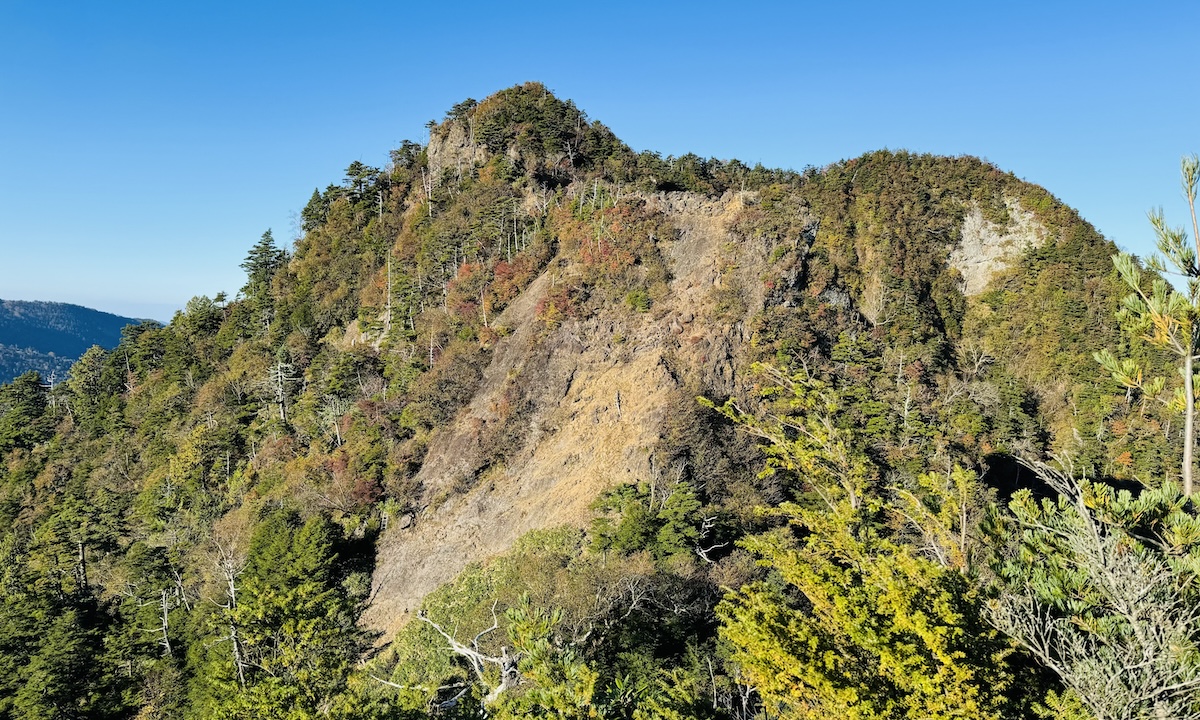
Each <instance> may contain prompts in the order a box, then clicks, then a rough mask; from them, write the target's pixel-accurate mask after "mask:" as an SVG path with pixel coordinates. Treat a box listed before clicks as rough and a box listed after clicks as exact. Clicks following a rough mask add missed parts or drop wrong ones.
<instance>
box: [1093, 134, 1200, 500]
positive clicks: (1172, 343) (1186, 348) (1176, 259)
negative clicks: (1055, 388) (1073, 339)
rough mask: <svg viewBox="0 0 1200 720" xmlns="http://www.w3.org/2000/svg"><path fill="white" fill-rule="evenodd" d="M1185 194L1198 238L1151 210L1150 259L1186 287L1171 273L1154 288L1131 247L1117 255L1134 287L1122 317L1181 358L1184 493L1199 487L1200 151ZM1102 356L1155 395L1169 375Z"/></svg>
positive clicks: (1127, 381) (1187, 171) (1185, 178)
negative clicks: (1195, 476)
mask: <svg viewBox="0 0 1200 720" xmlns="http://www.w3.org/2000/svg"><path fill="white" fill-rule="evenodd" d="M1180 174H1181V175H1182V184H1183V194H1184V196H1185V197H1186V198H1187V201H1188V208H1189V209H1190V210H1191V215H1192V235H1193V238H1194V241H1193V243H1189V242H1188V237H1187V233H1186V232H1184V230H1183V229H1182V228H1171V227H1169V226H1168V225H1167V221H1166V219H1165V218H1164V216H1163V212H1162V210H1161V209H1159V210H1155V211H1152V212H1151V213H1150V224H1151V225H1153V226H1154V234H1155V236H1156V238H1157V244H1158V251H1159V253H1161V255H1154V256H1152V257H1151V258H1150V260H1149V262H1148V263H1147V264H1148V266H1149V267H1150V269H1152V270H1154V271H1156V272H1159V273H1166V272H1170V273H1173V274H1176V275H1179V276H1180V277H1182V278H1183V280H1184V282H1185V285H1186V287H1185V290H1183V291H1180V290H1176V289H1175V288H1174V287H1173V286H1171V284H1170V283H1168V282H1167V281H1166V280H1165V279H1163V278H1161V277H1158V278H1155V279H1154V280H1153V282H1152V284H1151V289H1150V290H1149V291H1147V290H1146V288H1145V287H1144V283H1143V281H1142V274H1141V272H1140V271H1139V270H1138V266H1137V262H1136V261H1135V260H1134V258H1133V256H1132V255H1130V254H1128V253H1118V254H1116V255H1113V264H1114V265H1115V266H1116V268H1117V271H1118V272H1119V273H1120V275H1121V279H1122V280H1124V281H1125V284H1126V285H1128V286H1129V289H1130V290H1131V291H1132V292H1131V293H1130V294H1129V295H1128V296H1127V297H1126V298H1125V302H1124V305H1123V307H1122V308H1121V311H1120V312H1119V313H1118V314H1117V320H1118V321H1119V322H1120V323H1121V325H1122V326H1123V327H1125V328H1126V329H1127V330H1129V331H1130V332H1131V333H1133V334H1136V335H1139V336H1141V337H1144V338H1145V339H1146V340H1148V341H1149V342H1150V343H1151V344H1152V345H1154V346H1156V347H1159V348H1162V349H1164V350H1166V351H1168V352H1170V353H1172V354H1173V355H1175V356H1177V357H1178V358H1179V363H1180V365H1179V374H1180V375H1181V376H1182V379H1183V385H1182V387H1179V388H1176V390H1175V395H1174V397H1173V398H1172V400H1171V403H1170V404H1171V406H1172V408H1173V409H1174V410H1176V411H1177V412H1180V413H1182V414H1183V463H1182V470H1181V473H1180V475H1181V477H1182V478H1183V493H1184V495H1191V494H1192V491H1193V482H1192V471H1193V469H1194V464H1195V462H1194V455H1195V446H1196V361H1197V360H1198V359H1200V224H1197V221H1196V192H1197V188H1198V186H1200V157H1197V156H1196V155H1192V156H1190V157H1185V158H1183V161H1182V163H1181V172H1180ZM1096 360H1097V361H1098V362H1099V363H1100V364H1101V365H1102V366H1104V369H1106V370H1108V371H1109V372H1110V373H1111V374H1112V376H1113V378H1114V379H1115V380H1117V382H1120V383H1122V384H1123V385H1125V386H1126V387H1129V388H1137V389H1143V390H1145V391H1147V393H1148V394H1149V395H1150V396H1151V397H1153V396H1155V395H1157V394H1158V393H1160V392H1162V390H1163V389H1164V388H1165V387H1166V380H1165V379H1163V378H1153V379H1151V378H1146V377H1145V370H1144V369H1143V368H1142V367H1141V365H1140V364H1139V363H1138V362H1137V361H1136V360H1134V359H1131V358H1126V359H1122V360H1118V359H1117V358H1116V357H1115V356H1114V355H1113V354H1112V353H1111V352H1110V351H1108V350H1102V351H1100V352H1098V353H1096Z"/></svg>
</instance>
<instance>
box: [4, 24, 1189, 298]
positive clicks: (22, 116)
mask: <svg viewBox="0 0 1200 720" xmlns="http://www.w3.org/2000/svg"><path fill="white" fill-rule="evenodd" d="M1198 32H1200V3H1197V2H1161V3H1154V2H1147V3H1142V4H1140V7H1138V8H1135V7H1134V3H1128V2H1121V3H1116V2H1087V3H1083V2H1049V1H1048V0H1044V1H1043V2H1040V3H1025V2H1009V3H970V2H954V3H951V2H931V3H895V2H888V3H870V2H842V3H835V2H820V3H806V2H794V3H754V2H745V3H707V2H690V3H650V2H639V3H624V2H606V3H570V2H554V3H549V2H541V3H539V2H532V3H531V2H526V3H521V4H520V5H517V4H515V3H511V4H510V3H497V2H492V3H473V2H459V3H455V4H453V5H446V4H439V3H429V2H423V3H402V2H346V3H331V2H323V3H310V2H278V3H267V2H241V3H232V2H221V1H214V2H206V3H189V2H180V3H163V2H113V3H85V2H73V1H68V2H59V3H46V2H42V1H41V0H38V1H33V0H0V298H5V299H39V300H60V301H66V302H75V303H79V304H83V305H88V306H91V307H96V308H99V309H102V310H108V311H110V312H117V313H120V314H126V315H133V316H138V317H154V318H159V319H163V320H166V319H169V318H170V316H171V314H172V313H173V311H174V310H175V309H176V308H178V307H181V306H182V305H183V304H184V303H185V302H187V300H188V299H189V298H190V297H192V296H194V295H200V294H207V295H215V294H216V293H217V292H220V291H222V290H224V291H229V292H231V293H232V292H236V291H237V289H238V288H239V287H241V285H242V282H243V279H244V278H243V275H242V271H241V270H240V269H239V267H238V264H239V263H240V262H241V261H242V259H243V258H244V257H245V254H246V251H247V250H248V249H249V248H250V246H251V245H253V244H254V242H255V241H257V239H258V238H259V236H260V235H261V234H262V232H263V231H264V230H265V229H267V228H272V229H273V230H274V233H275V237H276V238H277V239H281V240H287V239H291V238H293V237H294V235H295V232H296V230H295V228H296V217H297V216H298V213H299V211H300V209H301V208H302V207H303V206H304V204H305V203H306V202H307V201H308V198H309V196H310V195H311V193H312V190H313V188H314V187H324V186H325V185H327V184H329V183H331V182H338V181H340V180H341V178H342V171H343V170H344V169H345V167H346V166H347V165H348V164H350V162H352V161H354V160H361V161H363V162H365V163H367V164H372V165H383V164H385V163H386V160H387V152H388V150H389V149H391V148H393V147H396V146H397V145H399V143H400V141H401V140H404V139H412V140H416V141H419V142H424V141H425V139H426V130H425V127H424V126H425V123H426V121H428V120H430V119H434V118H437V119H440V118H441V117H442V116H443V114H444V113H445V111H446V110H447V109H448V108H449V107H450V106H451V105H453V104H455V103H456V102H459V101H460V100H463V99H465V98H466V97H475V98H481V97H484V96H486V95H488V94H489V93H491V92H494V91H496V90H498V89H501V88H504V87H508V86H511V85H514V84H516V83H519V82H524V81H527V80H539V81H541V82H544V83H545V84H546V85H548V86H549V87H550V88H551V89H552V90H554V91H555V92H556V93H557V94H558V95H560V96H561V97H565V98H571V99H573V100H574V101H575V102H576V104H577V105H578V106H579V107H580V108H582V109H583V110H585V111H586V112H587V113H588V114H589V115H590V116H591V117H592V118H594V119H597V120H601V121H602V122H604V123H605V124H607V125H608V126H609V127H611V128H612V129H613V130H614V131H615V132H616V133H617V135H618V136H620V137H621V138H622V139H623V140H625V141H626V142H627V143H629V144H630V145H631V146H632V147H633V148H635V149H637V150H643V149H651V150H657V151H659V152H662V153H663V154H664V155H665V154H682V153H686V152H695V153H697V154H700V155H704V156H712V157H719V158H733V157H736V158H739V159H741V160H743V161H746V162H749V163H754V162H762V163H763V164H765V165H770V166H778V167H790V168H794V169H800V168H802V167H804V166H806V165H815V166H821V165H824V164H826V163H830V162H834V161H837V160H840V159H843V158H848V157H853V156H856V155H859V154H861V153H863V152H866V151H869V150H874V149H878V148H883V147H887V148H892V149H901V148H904V149H909V150H913V151H918V152H934V153H943V154H971V155H978V156H981V157H984V158H986V159H988V160H990V161H992V162H994V163H996V164H997V165H999V166H1000V167H1001V168H1003V169H1005V170H1009V171H1012V172H1013V173H1015V174H1016V175H1018V176H1019V177H1022V178H1025V179H1027V180H1030V181H1032V182H1036V183H1039V184H1042V185H1044V186H1046V187H1047V188H1048V189H1049V190H1050V191H1051V192H1052V193H1054V194H1056V195H1058V196H1059V197H1060V198H1062V199H1063V200H1064V201H1066V202H1067V203H1069V204H1070V205H1072V206H1074V207H1076V208H1078V209H1079V210H1080V212H1081V213H1082V214H1083V216H1084V217H1085V218H1087V219H1088V220H1090V221H1091V222H1093V223H1094V224H1095V225H1096V226H1097V227H1098V228H1099V229H1100V230H1101V231H1102V232H1104V233H1105V234H1106V235H1108V236H1109V237H1111V238H1113V239H1114V240H1116V241H1117V242H1118V244H1120V245H1121V246H1123V247H1125V248H1127V249H1130V250H1131V251H1134V252H1138V253H1146V252H1148V251H1149V250H1150V248H1151V244H1150V242H1151V241H1150V233H1149V226H1148V224H1147V222H1146V219H1145V213H1146V211H1147V210H1148V209H1149V208H1151V207H1155V206H1159V205H1161V206H1163V207H1164V208H1165V209H1166V212H1167V216H1168V219H1169V220H1170V221H1171V222H1172V223H1173V224H1183V223H1184V222H1185V220H1186V215H1185V213H1186V206H1185V204H1184V202H1183V200H1182V197H1181V194H1180V190H1179V182H1178V164H1179V158H1180V156H1181V155H1183V154H1184V153H1191V152H1198V151H1200V90H1198V88H1200V83H1198V82H1197V78H1196V69H1197V68H1196V43H1195V37H1196V35H1197V33H1198Z"/></svg>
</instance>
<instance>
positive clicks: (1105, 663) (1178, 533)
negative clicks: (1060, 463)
mask: <svg viewBox="0 0 1200 720" xmlns="http://www.w3.org/2000/svg"><path fill="white" fill-rule="evenodd" d="M1034 469H1035V470H1036V472H1037V474H1038V476H1039V477H1040V478H1041V479H1043V480H1044V481H1045V482H1046V483H1047V484H1048V485H1049V486H1050V488H1051V489H1052V490H1054V491H1055V492H1056V493H1057V497H1049V498H1044V499H1042V500H1041V501H1040V502H1039V501H1038V500H1037V499H1036V498H1035V497H1034V496H1033V494H1032V493H1031V492H1030V491H1029V490H1021V491H1020V492H1018V493H1017V494H1016V495H1015V496H1014V497H1013V499H1012V501H1011V502H1010V503H1009V506H1008V509H1009V511H1010V512H1011V515H1006V516H1002V517H1001V518H1000V524H998V525H997V526H996V528H995V530H994V532H995V534H996V548H997V551H996V555H995V558H996V559H995V564H996V569H997V575H998V578H999V581H1000V587H999V594H998V595H997V597H996V599H995V600H993V601H992V603H991V615H992V620H993V622H994V623H995V625H996V627H998V628H1000V629H1001V630H1002V631H1004V632H1006V633H1007V634H1008V635H1010V636H1011V637H1013V638H1015V639H1016V640H1017V641H1019V642H1020V643H1021V644H1022V645H1023V646H1024V647H1026V648H1027V649H1028V650H1029V652H1030V653H1031V654H1032V655H1033V656H1035V657H1036V658H1037V659H1038V660H1039V661H1041V662H1042V663H1043V664H1044V665H1045V666H1046V667H1047V668H1049V669H1051V670H1052V671H1053V672H1054V673H1055V674H1056V675H1057V676H1058V677H1059V678H1060V679H1061V681H1062V683H1063V685H1064V686H1065V687H1067V688H1069V689H1070V690H1071V691H1073V693H1074V695H1075V697H1076V698H1077V701H1078V703H1079V704H1082V706H1083V707H1086V708H1087V710H1088V711H1089V712H1090V713H1092V715H1094V716H1095V717H1096V718H1099V719H1100V720H1106V719H1107V718H1121V717H1155V716H1158V717H1192V716H1194V713H1195V711H1196V697H1197V692H1198V691H1200V675H1198V673H1197V658H1198V655H1197V647H1196V638H1197V637H1198V636H1200V613H1198V612H1197V610H1196V607H1197V605H1196V600H1197V598H1196V578H1197V576H1198V573H1200V517H1198V516H1197V515H1196V512H1195V508H1194V506H1193V505H1191V504H1190V503H1189V502H1188V500H1187V498H1186V497H1185V496H1184V495H1182V494H1181V493H1180V492H1179V488H1178V487H1177V486H1175V485H1173V484H1170V483H1167V484H1164V485H1163V486H1162V487H1161V488H1158V489H1153V490H1152V489H1146V490H1142V491H1141V492H1139V493H1137V494H1135V493H1132V492H1130V491H1129V490H1119V491H1118V490H1116V489H1114V488H1113V487H1111V486H1108V485H1105V484H1102V483H1097V482H1080V481H1078V480H1076V479H1075V478H1074V477H1073V476H1072V475H1071V474H1070V473H1069V472H1065V473H1064V472H1060V471H1056V470H1054V469H1052V468H1050V467H1047V466H1044V465H1040V466H1037V467H1035V468H1034Z"/></svg>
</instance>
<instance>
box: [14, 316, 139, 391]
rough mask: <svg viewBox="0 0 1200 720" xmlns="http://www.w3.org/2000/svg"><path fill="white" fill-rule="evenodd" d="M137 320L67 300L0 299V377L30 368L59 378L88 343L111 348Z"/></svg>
mask: <svg viewBox="0 0 1200 720" xmlns="http://www.w3.org/2000/svg"><path fill="white" fill-rule="evenodd" d="M139 322H140V321H139V320H134V319H133V318H126V317H120V316H119V315H113V314H111V313H106V312H101V311H99V310H92V309H90V308H85V307H80V306H79V305H69V304H67V303H52V302H31V301H23V300H0V381H3V382H11V381H12V380H13V379H14V378H16V377H17V376H18V375H20V374H21V373H24V372H28V371H30V370H36V371H37V372H38V373H39V374H41V375H42V376H43V377H44V378H46V379H49V378H51V377H54V378H57V379H60V380H61V379H63V378H65V377H66V376H67V371H68V370H70V368H71V365H72V364H74V362H75V361H76V360H78V359H79V356H81V355H83V353H84V352H85V351H86V350H87V349H88V348H90V347H91V346H93V345H99V346H101V347H104V348H108V349H112V348H114V347H116V346H117V343H119V342H120V341H121V329H122V328H124V327H125V326H126V325H137V324H138V323H139Z"/></svg>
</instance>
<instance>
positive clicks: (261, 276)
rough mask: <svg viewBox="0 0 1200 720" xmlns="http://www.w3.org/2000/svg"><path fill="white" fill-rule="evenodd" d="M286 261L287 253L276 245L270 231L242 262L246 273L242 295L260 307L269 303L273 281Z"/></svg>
mask: <svg viewBox="0 0 1200 720" xmlns="http://www.w3.org/2000/svg"><path fill="white" fill-rule="evenodd" d="M286 259H287V253H285V252H284V251H283V250H282V249H280V248H279V247H277V246H276V245H275V237H274V236H273V235H272V234H271V231H270V229H268V230H267V231H266V232H264V233H263V234H262V237H261V238H260V239H259V241H258V242H257V243H255V244H254V247H252V248H250V253H249V254H248V255H246V259H245V260H244V261H243V262H242V265H241V267H242V269H243V270H245V271H246V284H245V285H244V286H243V287H242V295H244V296H245V297H246V298H247V299H249V300H251V301H253V302H255V303H257V304H260V305H261V304H265V303H268V302H269V298H270V292H271V279H272V278H274V277H275V273H277V272H279V270H280V268H282V267H283V264H284V261H285V260H286Z"/></svg>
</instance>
